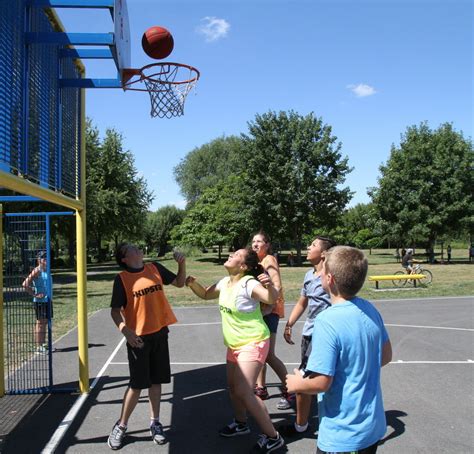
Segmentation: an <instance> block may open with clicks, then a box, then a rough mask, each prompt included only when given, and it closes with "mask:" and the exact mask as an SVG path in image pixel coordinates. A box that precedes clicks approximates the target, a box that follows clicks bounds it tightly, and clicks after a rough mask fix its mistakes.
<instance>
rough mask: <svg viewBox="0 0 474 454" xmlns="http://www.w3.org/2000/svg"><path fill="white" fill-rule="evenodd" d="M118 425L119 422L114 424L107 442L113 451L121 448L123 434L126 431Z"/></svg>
mask: <svg viewBox="0 0 474 454" xmlns="http://www.w3.org/2000/svg"><path fill="white" fill-rule="evenodd" d="M119 423H120V421H117V422H116V423H115V426H114V428H113V429H112V432H110V435H109V439H108V440H107V444H108V445H109V448H110V449H113V450H114V451H115V450H116V449H120V448H121V447H122V445H123V439H124V438H125V432H126V431H127V429H126V428H124V427H122V426H121V425H120V424H119Z"/></svg>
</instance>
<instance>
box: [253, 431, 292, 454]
mask: <svg viewBox="0 0 474 454" xmlns="http://www.w3.org/2000/svg"><path fill="white" fill-rule="evenodd" d="M284 444H285V440H283V438H282V437H281V436H280V434H279V433H278V432H277V436H276V437H275V438H270V437H269V436H268V435H265V434H261V435H260V436H259V437H258V440H257V444H256V445H255V446H254V447H253V452H273V451H275V450H277V449H278V448H281V447H282V446H283V445H284Z"/></svg>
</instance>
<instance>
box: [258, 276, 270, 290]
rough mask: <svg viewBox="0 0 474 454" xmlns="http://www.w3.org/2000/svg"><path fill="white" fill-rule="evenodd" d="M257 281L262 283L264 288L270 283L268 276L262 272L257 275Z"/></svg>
mask: <svg viewBox="0 0 474 454" xmlns="http://www.w3.org/2000/svg"><path fill="white" fill-rule="evenodd" d="M257 279H258V281H259V282H260V284H262V285H263V286H264V287H265V288H266V287H267V285H269V284H271V283H272V280H271V279H270V276H269V275H268V274H267V273H262V274H259V275H258V276H257Z"/></svg>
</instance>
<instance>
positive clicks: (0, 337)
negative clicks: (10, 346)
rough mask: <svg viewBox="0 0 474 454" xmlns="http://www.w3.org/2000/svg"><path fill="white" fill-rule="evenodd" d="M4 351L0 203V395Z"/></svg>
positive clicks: (0, 394) (0, 216) (0, 210)
mask: <svg viewBox="0 0 474 454" xmlns="http://www.w3.org/2000/svg"><path fill="white" fill-rule="evenodd" d="M4 356H5V351H4V349H3V207H2V204H0V397H3V396H4V395H5V368H4V364H5V361H4Z"/></svg>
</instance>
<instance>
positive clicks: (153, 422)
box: [150, 418, 160, 427]
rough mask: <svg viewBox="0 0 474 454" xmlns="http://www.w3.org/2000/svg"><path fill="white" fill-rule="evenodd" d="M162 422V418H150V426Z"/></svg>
mask: <svg viewBox="0 0 474 454" xmlns="http://www.w3.org/2000/svg"><path fill="white" fill-rule="evenodd" d="M159 423H160V418H150V427H151V426H152V425H153V424H159Z"/></svg>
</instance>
